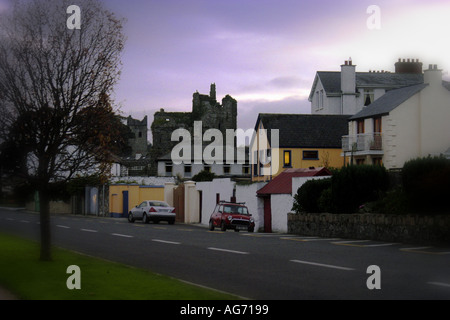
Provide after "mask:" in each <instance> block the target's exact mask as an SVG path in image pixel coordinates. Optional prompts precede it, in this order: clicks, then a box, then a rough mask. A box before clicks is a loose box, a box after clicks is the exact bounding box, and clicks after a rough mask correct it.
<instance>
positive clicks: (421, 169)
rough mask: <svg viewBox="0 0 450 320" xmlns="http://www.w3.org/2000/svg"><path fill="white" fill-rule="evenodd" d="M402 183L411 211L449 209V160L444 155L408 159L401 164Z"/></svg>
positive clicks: (430, 211) (442, 210)
mask: <svg viewBox="0 0 450 320" xmlns="http://www.w3.org/2000/svg"><path fill="white" fill-rule="evenodd" d="M402 184H403V189H404V191H405V194H406V197H407V200H408V203H409V206H410V209H411V210H412V211H416V212H427V213H436V212H449V211H450V210H449V208H450V206H449V204H448V197H449V195H450V160H448V159H446V158H444V157H427V158H418V159H414V160H410V161H408V162H406V163H405V165H404V166H403V171H402Z"/></svg>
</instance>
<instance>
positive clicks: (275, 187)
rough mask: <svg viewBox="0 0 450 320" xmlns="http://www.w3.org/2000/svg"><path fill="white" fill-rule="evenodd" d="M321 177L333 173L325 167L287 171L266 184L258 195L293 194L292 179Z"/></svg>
mask: <svg viewBox="0 0 450 320" xmlns="http://www.w3.org/2000/svg"><path fill="white" fill-rule="evenodd" d="M319 176H331V172H330V171H329V170H328V169H327V168H324V167H320V168H310V169H308V168H306V169H305V168H302V169H286V170H284V171H283V172H282V173H280V174H279V175H278V176H276V177H275V178H273V180H272V181H270V182H269V183H268V184H266V185H265V186H264V187H262V188H261V189H259V190H258V191H257V192H256V194H258V195H268V194H292V178H294V177H319Z"/></svg>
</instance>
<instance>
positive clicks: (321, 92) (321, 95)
mask: <svg viewBox="0 0 450 320" xmlns="http://www.w3.org/2000/svg"><path fill="white" fill-rule="evenodd" d="M319 108H320V109H323V90H320V96H319Z"/></svg>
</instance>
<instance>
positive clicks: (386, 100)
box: [350, 84, 428, 120]
mask: <svg viewBox="0 0 450 320" xmlns="http://www.w3.org/2000/svg"><path fill="white" fill-rule="evenodd" d="M427 86H428V84H418V85H414V86H409V87H405V88H400V89H396V90H391V91H388V92H386V94H384V95H382V96H381V97H380V98H379V99H377V100H375V101H374V102H373V103H372V104H370V105H368V106H367V107H365V108H364V109H362V110H361V111H360V112H358V113H357V114H355V115H354V116H352V117H351V118H350V120H356V119H363V118H370V117H373V116H376V115H385V114H389V112H391V111H392V110H394V109H395V108H396V107H398V106H399V105H400V104H402V103H403V102H405V101H406V100H408V99H409V98H410V97H412V96H413V95H415V94H416V93H418V92H419V91H421V90H422V89H424V88H425V87H427Z"/></svg>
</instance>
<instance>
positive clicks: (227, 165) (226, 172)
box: [223, 164, 231, 175]
mask: <svg viewBox="0 0 450 320" xmlns="http://www.w3.org/2000/svg"><path fill="white" fill-rule="evenodd" d="M230 170H231V166H230V165H229V164H225V165H224V166H223V174H225V175H228V174H230Z"/></svg>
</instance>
